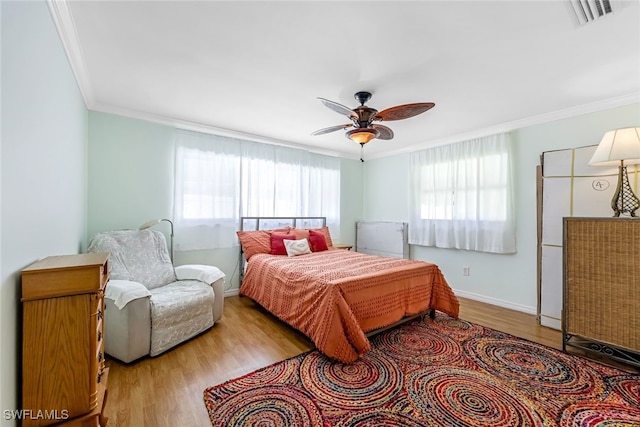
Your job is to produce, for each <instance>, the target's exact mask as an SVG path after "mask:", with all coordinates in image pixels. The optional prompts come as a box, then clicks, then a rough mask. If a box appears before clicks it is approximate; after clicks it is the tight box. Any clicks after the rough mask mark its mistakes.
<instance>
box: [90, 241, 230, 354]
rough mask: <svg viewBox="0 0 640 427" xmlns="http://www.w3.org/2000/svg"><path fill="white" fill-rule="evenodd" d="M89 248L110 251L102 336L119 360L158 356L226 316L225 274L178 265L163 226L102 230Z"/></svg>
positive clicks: (199, 266) (209, 267) (107, 348)
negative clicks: (169, 247) (168, 247)
mask: <svg viewBox="0 0 640 427" xmlns="http://www.w3.org/2000/svg"><path fill="white" fill-rule="evenodd" d="M88 251H89V252H108V253H109V254H110V257H109V263H108V265H109V277H110V280H109V282H108V283H107V287H106V290H105V314H104V322H105V325H104V340H105V353H107V354H109V355H110V356H112V357H115V358H116V359H119V360H121V361H123V362H126V363H128V362H131V361H133V360H136V359H138V358H140V357H143V356H145V355H147V354H148V355H150V356H157V355H159V354H161V353H163V352H165V351H167V350H169V349H170V348H172V347H174V346H175V345H177V344H179V343H181V342H183V341H186V340H188V339H190V338H192V337H194V336H196V335H197V334H199V333H201V332H203V331H205V330H207V329H209V328H210V327H212V326H213V324H214V323H215V322H217V321H218V320H220V318H221V317H222V311H223V307H224V279H225V275H224V273H223V272H222V271H220V269H219V268H217V267H213V266H206V265H182V266H178V267H175V268H174V266H173V263H172V262H171V259H170V258H169V253H168V251H167V243H166V240H165V238H164V235H163V234H162V233H160V232H159V231H154V230H116V231H107V232H102V233H98V234H96V235H95V236H93V237H92V238H91V241H90V243H89V248H88Z"/></svg>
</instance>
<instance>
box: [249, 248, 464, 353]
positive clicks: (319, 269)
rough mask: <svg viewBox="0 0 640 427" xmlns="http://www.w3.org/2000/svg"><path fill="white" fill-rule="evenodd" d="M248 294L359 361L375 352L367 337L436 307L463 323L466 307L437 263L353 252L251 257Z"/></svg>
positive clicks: (327, 349)
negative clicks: (460, 314) (460, 305)
mask: <svg viewBox="0 0 640 427" xmlns="http://www.w3.org/2000/svg"><path fill="white" fill-rule="evenodd" d="M240 294H241V295H246V296H248V297H250V298H251V299H253V300H255V301H256V302H258V303H259V304H260V305H262V306H263V307H264V308H266V309H267V310H269V311H270V312H272V313H273V314H275V315H276V316H278V317H279V318H280V319H282V320H283V321H285V322H287V323H288V324H289V325H291V326H293V327H294V328H296V329H298V330H299V331H301V332H302V333H304V334H305V335H307V336H308V337H309V338H311V339H312V340H313V342H314V343H315V345H316V347H317V348H318V349H319V350H320V351H322V352H323V353H324V354H326V355H327V356H330V357H332V358H335V359H337V360H339V361H342V362H353V361H355V360H357V359H358V357H359V356H360V355H362V354H364V353H366V352H367V351H368V350H369V349H370V345H369V340H368V339H367V337H366V335H365V332H368V331H371V330H373V329H377V328H381V327H384V326H389V325H391V324H393V323H395V322H397V321H399V320H400V319H402V318H403V317H405V316H410V315H414V314H418V313H421V312H423V311H425V310H427V309H429V308H433V309H436V310H439V311H442V312H444V313H446V314H448V315H450V316H453V317H458V300H457V298H456V297H455V295H454V294H453V291H452V290H451V288H450V287H449V285H448V284H447V282H446V280H445V278H444V276H443V275H442V273H441V271H440V269H439V268H438V266H437V265H435V264H430V263H427V262H422V261H413V260H408V259H399V258H386V257H379V256H374V255H367V254H362V253H358V252H351V251H346V250H330V251H324V252H315V253H312V254H308V255H300V256H296V257H287V256H276V255H267V254H257V255H254V256H252V257H251V261H250V262H249V263H248V265H247V270H246V273H245V276H244V280H243V281H242V285H241V286H240Z"/></svg>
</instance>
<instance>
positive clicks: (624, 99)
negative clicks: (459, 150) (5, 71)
mask: <svg viewBox="0 0 640 427" xmlns="http://www.w3.org/2000/svg"><path fill="white" fill-rule="evenodd" d="M636 103H640V93H636V94H631V95H623V96H619V97H615V98H609V99H605V100H602V101H596V102H592V103H589V104H583V105H579V106H576V107H571V108H565V109H562V110H557V111H552V112H549V113H544V114H540V115H537V116H532V117H527V118H524V119H520V120H514V121H510V122H505V123H502V124H498V125H495V126H491V127H487V128H483V129H478V130H475V131H472V132H466V133H459V134H456V135H452V136H448V137H445V138H439V139H433V140H429V141H424V142H421V143H418V144H414V145H411V146H409V147H405V148H401V149H398V150H393V151H387V152H385V153H383V154H378V155H372V156H370V157H369V159H370V160H373V159H380V158H384V157H390V156H395V155H398V154H404V153H412V152H414V151H419V150H423V149H425V148H431V147H435V146H438V145H446V144H453V143H456V142H461V141H468V140H470V139H475V138H481V137H484V136H488V135H495V134H498V133H504V132H511V131H514V130H517V129H522V128H526V127H529V126H534V125H539V124H543V123H549V122H553V121H555V120H562V119H568V118H571V117H576V116H581V115H583V114H590V113H595V112H598V111H603V110H609V109H611V108H617V107H624V106H626V105H631V104H636Z"/></svg>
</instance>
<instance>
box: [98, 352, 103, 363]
mask: <svg viewBox="0 0 640 427" xmlns="http://www.w3.org/2000/svg"><path fill="white" fill-rule="evenodd" d="M98 362H102V352H100V353H98Z"/></svg>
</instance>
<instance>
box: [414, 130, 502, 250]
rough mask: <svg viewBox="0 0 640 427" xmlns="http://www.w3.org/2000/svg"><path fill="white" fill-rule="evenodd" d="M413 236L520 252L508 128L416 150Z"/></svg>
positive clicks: (453, 245) (429, 242)
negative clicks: (516, 237)
mask: <svg viewBox="0 0 640 427" xmlns="http://www.w3.org/2000/svg"><path fill="white" fill-rule="evenodd" d="M410 174H411V177H410V187H411V191H410V216H411V218H410V227H409V242H410V243H412V244H418V245H424V246H437V247H444V248H458V249H468V250H475V251H483V252H497V253H512V252H515V224H514V215H513V206H512V205H513V198H512V182H513V180H512V177H511V176H512V174H511V143H510V140H509V135H508V134H501V135H495V136H491V137H485V138H479V139H475V140H471V141H466V142H463V143H459V144H451V145H446V146H442V147H434V148H432V149H428V150H423V151H420V152H416V153H412V154H411V155H410Z"/></svg>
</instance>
